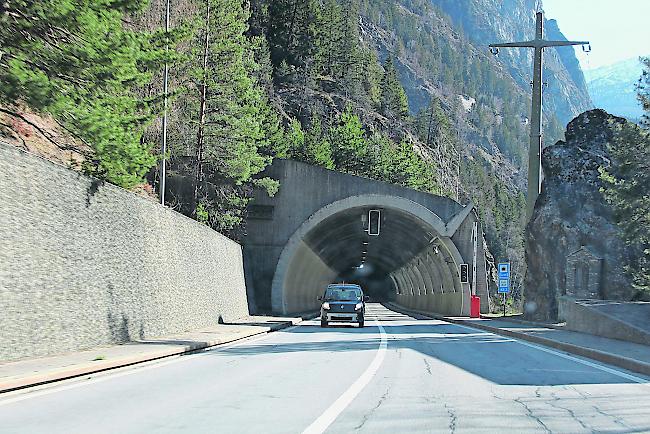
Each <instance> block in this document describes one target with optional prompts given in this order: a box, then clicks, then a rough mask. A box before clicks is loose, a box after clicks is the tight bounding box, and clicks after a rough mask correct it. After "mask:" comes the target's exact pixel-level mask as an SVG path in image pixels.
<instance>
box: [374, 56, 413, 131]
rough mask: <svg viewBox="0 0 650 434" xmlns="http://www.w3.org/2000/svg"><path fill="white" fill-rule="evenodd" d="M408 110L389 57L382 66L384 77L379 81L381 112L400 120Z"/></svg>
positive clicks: (406, 99) (406, 100)
mask: <svg viewBox="0 0 650 434" xmlns="http://www.w3.org/2000/svg"><path fill="white" fill-rule="evenodd" d="M408 110H409V105H408V98H407V97H406V92H404V88H403V87H402V85H401V83H400V81H399V78H398V76H397V70H396V69H395V63H394V62H393V59H392V58H390V57H389V58H388V59H387V60H386V63H385V64H384V76H383V77H382V79H381V111H382V113H383V114H384V115H386V116H388V117H393V118H398V119H401V118H403V117H406V116H407V115H408Z"/></svg>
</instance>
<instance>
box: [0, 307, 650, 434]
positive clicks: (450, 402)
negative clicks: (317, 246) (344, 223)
mask: <svg viewBox="0 0 650 434" xmlns="http://www.w3.org/2000/svg"><path fill="white" fill-rule="evenodd" d="M368 318H369V320H367V323H366V327H365V328H363V329H358V328H356V327H350V326H342V327H330V328H326V329H321V328H320V327H319V326H318V323H317V322H316V321H308V322H305V323H303V324H301V325H299V326H296V327H292V328H290V329H286V330H284V331H280V332H276V333H272V334H269V335H266V336H264V337H263V338H259V339H255V340H251V341H246V342H242V343H240V344H237V345H232V346H228V347H225V348H218V349H214V350H211V351H206V352H203V353H198V354H194V355H190V356H182V357H178V358H175V359H172V360H167V361H162V362H158V363H154V364H150V365H147V366H144V367H140V368H132V369H129V370H122V371H119V372H116V373H112V374H108V375H103V376H99V377H97V378H94V379H89V380H78V381H75V382H71V383H66V384H63V385H58V386H52V387H49V388H46V389H43V390H39V391H28V392H23V393H14V394H6V395H0V433H48V434H49V433H66V434H69V433H162V432H188V433H217V432H219V433H222V432H223V433H229V432H246V433H275V432H277V433H299V432H303V431H305V430H307V431H308V432H323V431H324V430H326V431H327V432H341V433H348V432H356V431H359V432H368V433H383V432H386V433H391V434H394V433H398V432H486V433H498V432H504V431H511V432H567V433H575V432H594V431H599V432H646V431H648V432H650V383H649V382H648V381H647V379H644V378H640V377H639V376H635V375H631V374H630V373H627V372H624V371H621V370H618V369H615V368H612V367H608V366H605V365H601V364H598V363H595V362H591V361H588V360H585V359H580V358H576V357H573V356H569V355H566V354H564V353H559V352H556V351H553V350H549V349H546V348H542V347H537V346H534V345H530V344H528V343H524V342H518V341H515V340H512V339H508V338H504V337H501V336H496V335H493V334H490V333H487V332H483V331H478V330H473V329H469V328H466V327H462V326H458V325H452V324H448V323H445V322H442V321H436V320H417V319H415V318H412V317H408V316H405V315H401V314H398V313H395V312H392V311H390V310H388V309H386V308H384V307H383V306H381V305H378V304H370V305H369V308H368ZM371 318H374V319H371Z"/></svg>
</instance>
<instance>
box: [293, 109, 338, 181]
mask: <svg viewBox="0 0 650 434" xmlns="http://www.w3.org/2000/svg"><path fill="white" fill-rule="evenodd" d="M286 140H287V142H288V143H289V155H290V156H291V158H294V159H296V160H300V161H304V162H305V163H309V164H313V165H316V166H322V167H325V168H327V169H333V168H334V161H333V160H332V147H331V145H330V143H329V141H328V140H327V138H326V137H325V136H324V134H323V131H322V129H321V123H320V119H319V118H316V117H314V118H313V119H312V122H311V128H310V129H309V130H308V131H307V133H305V132H304V131H303V130H302V126H301V125H300V122H299V121H297V120H296V119H293V120H292V121H291V124H290V125H289V128H288V130H287V133H286Z"/></svg>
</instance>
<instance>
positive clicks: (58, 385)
mask: <svg viewBox="0 0 650 434" xmlns="http://www.w3.org/2000/svg"><path fill="white" fill-rule="evenodd" d="M301 325H302V324H297V325H294V326H291V327H287V328H285V329H282V331H289V330H292V329H294V328H296V327H300V326H301ZM270 336H271V333H264V334H263V335H261V336H258V335H253V336H250V337H247V338H242V339H239V340H237V341H235V342H231V343H226V344H220V345H216V346H214V347H210V348H206V349H204V350H203V351H201V352H198V353H196V354H190V355H185V354H177V355H174V356H168V357H165V358H163V359H157V360H150V361H148V362H142V363H137V364H135V365H130V366H123V367H119V368H115V369H110V370H108V371H101V372H93V373H89V374H85V375H82V376H79V377H74V378H68V379H64V380H60V381H55V382H53V383H47V384H42V385H38V386H32V387H27V388H25V389H18V390H14V391H11V392H5V393H3V394H1V395H0V406H3V405H7V404H12V403H14V402H19V401H24V400H27V399H31V398H38V397H39V396H45V395H50V394H52V393H57V392H63V391H65V390H70V389H76V388H78V387H83V386H89V385H91V384H96V383H101V382H103V381H107V380H112V379H114V378H119V377H124V376H127V375H132V374H137V373H140V372H142V371H148V370H149V369H155V368H161V367H163V366H167V365H171V364H172V363H178V362H183V361H187V360H192V359H194V358H195V357H199V356H201V355H203V353H205V352H209V351H219V350H222V349H225V348H231V347H236V346H240V345H246V344H250V343H252V342H257V341H261V340H264V339H267V338H269V337H270ZM165 359H167V360H165ZM96 376H99V377H96ZM70 382H72V384H67V385H66V383H70ZM15 395H18V396H15ZM5 396H6V397H8V398H6V399H4V397H5ZM11 396H14V397H13V398H12V397H11Z"/></svg>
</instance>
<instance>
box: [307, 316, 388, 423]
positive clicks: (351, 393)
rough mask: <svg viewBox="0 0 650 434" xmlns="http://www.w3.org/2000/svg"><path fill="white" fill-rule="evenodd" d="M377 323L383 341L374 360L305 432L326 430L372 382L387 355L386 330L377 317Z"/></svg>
mask: <svg viewBox="0 0 650 434" xmlns="http://www.w3.org/2000/svg"><path fill="white" fill-rule="evenodd" d="M375 324H377V327H378V328H379V333H380V335H381V342H380V343H379V348H378V349H377V353H376V354H375V358H374V359H373V360H372V362H371V363H370V365H369V366H368V368H366V370H365V371H364V372H363V374H361V376H360V377H359V378H357V380H356V381H355V382H354V383H352V385H351V386H350V387H349V388H348V390H346V391H345V392H343V394H342V395H341V396H340V397H339V398H338V399H337V400H336V401H334V403H333V404H332V405H330V406H329V408H328V409H327V410H325V412H324V413H323V414H321V415H320V417H319V418H318V419H316V420H315V421H314V422H312V424H311V425H309V426H308V427H307V428H305V430H304V431H303V434H320V433H323V432H325V430H326V429H327V428H328V427H329V426H330V425H331V424H332V422H334V421H335V420H336V418H337V417H338V416H339V415H340V414H341V413H342V412H343V410H345V409H346V408H347V406H348V405H350V403H351V402H352V401H353V400H354V398H356V396H357V395H358V394H359V393H360V392H361V391H362V390H363V388H364V387H366V386H367V385H368V383H370V381H371V380H372V378H373V377H374V376H375V374H376V373H377V371H378V370H379V367H380V366H381V364H382V363H383V361H384V357H386V346H387V339H386V332H385V331H384V328H383V327H382V325H381V323H380V322H379V320H378V319H375Z"/></svg>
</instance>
